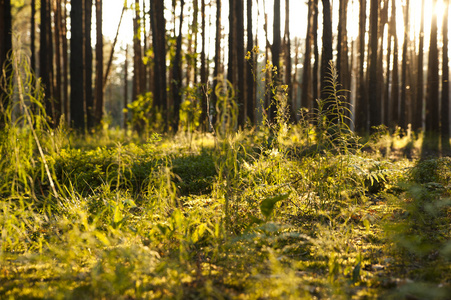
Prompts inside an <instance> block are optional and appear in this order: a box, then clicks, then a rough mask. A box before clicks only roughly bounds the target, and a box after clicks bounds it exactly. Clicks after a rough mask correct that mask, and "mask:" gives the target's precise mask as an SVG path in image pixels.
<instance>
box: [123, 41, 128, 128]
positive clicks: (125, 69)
mask: <svg viewBox="0 0 451 300" xmlns="http://www.w3.org/2000/svg"><path fill="white" fill-rule="evenodd" d="M125 47H126V48H125V62H124V100H123V101H124V110H123V111H124V124H123V126H124V129H125V130H127V127H128V111H127V108H128V45H127V46H125Z"/></svg>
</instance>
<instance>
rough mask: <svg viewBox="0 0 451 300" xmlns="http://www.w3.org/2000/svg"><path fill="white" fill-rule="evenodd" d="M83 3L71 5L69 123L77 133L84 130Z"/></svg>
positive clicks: (77, 2) (75, 2) (74, 2)
mask: <svg viewBox="0 0 451 300" xmlns="http://www.w3.org/2000/svg"><path fill="white" fill-rule="evenodd" d="M83 3H84V1H73V2H72V4H71V11H70V20H71V42H70V52H71V53H72V54H71V56H70V84H71V89H70V122H71V124H72V126H73V127H74V128H75V129H77V130H78V131H84V130H85V126H86V124H85V92H84V83H85V80H84V77H85V76H84V68H83V65H84V61H85V59H84V51H83V49H84V43H83V24H84V23H83Z"/></svg>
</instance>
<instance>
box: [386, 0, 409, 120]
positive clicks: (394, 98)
mask: <svg viewBox="0 0 451 300" xmlns="http://www.w3.org/2000/svg"><path fill="white" fill-rule="evenodd" d="M391 3H392V8H391V13H392V18H391V22H390V23H391V27H390V31H391V34H392V37H393V76H392V89H391V91H392V95H391V101H390V102H391V114H389V123H388V124H389V125H398V124H399V63H398V62H399V56H398V55H399V53H398V35H397V33H396V1H393V0H392V1H391ZM405 30H407V29H405ZM388 67H389V66H388Z"/></svg>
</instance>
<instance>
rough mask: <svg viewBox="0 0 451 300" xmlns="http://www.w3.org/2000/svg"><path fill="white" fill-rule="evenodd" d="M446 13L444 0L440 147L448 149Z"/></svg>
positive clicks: (447, 6) (447, 11)
mask: <svg viewBox="0 0 451 300" xmlns="http://www.w3.org/2000/svg"><path fill="white" fill-rule="evenodd" d="M448 15H449V1H445V11H444V14H443V25H442V30H443V54H442V55H443V58H442V63H443V66H442V74H443V77H442V103H441V104H442V105H441V122H440V123H441V126H442V127H441V137H442V148H443V149H450V142H449V138H450V134H449V58H448V48H449V47H448V42H449V40H448Z"/></svg>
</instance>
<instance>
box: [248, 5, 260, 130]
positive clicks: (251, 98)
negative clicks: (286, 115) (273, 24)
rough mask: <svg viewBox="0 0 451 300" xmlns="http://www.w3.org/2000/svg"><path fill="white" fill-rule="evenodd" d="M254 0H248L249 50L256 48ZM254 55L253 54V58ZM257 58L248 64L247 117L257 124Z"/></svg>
mask: <svg viewBox="0 0 451 300" xmlns="http://www.w3.org/2000/svg"><path fill="white" fill-rule="evenodd" d="M252 1H253V0H247V3H246V4H247V7H246V8H247V51H249V52H252V49H253V48H254V38H253V32H252V30H253V28H252ZM252 57H253V56H251V59H253V58H252ZM256 63H257V62H256V60H255V59H253V60H252V65H249V64H246V101H245V103H246V118H247V119H248V120H249V123H250V124H251V125H253V124H255V82H254V76H253V74H252V72H253V71H252V67H253V66H255V64H256Z"/></svg>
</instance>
